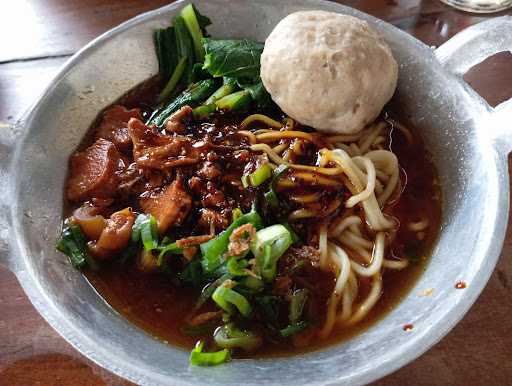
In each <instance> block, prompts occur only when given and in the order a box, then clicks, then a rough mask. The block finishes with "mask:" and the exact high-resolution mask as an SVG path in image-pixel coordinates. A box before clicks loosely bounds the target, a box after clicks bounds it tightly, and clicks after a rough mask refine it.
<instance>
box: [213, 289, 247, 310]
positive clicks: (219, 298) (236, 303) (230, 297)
mask: <svg viewBox="0 0 512 386" xmlns="http://www.w3.org/2000/svg"><path fill="white" fill-rule="evenodd" d="M212 299H213V301H214V302H215V303H217V305H218V306H219V307H220V308H222V309H223V310H224V311H226V312H227V313H229V314H233V313H234V311H235V308H236V309H237V310H238V311H239V312H240V313H241V314H242V315H243V316H245V317H248V316H249V315H250V314H251V311H252V307H251V305H250V304H249V302H248V301H247V299H246V298H245V297H244V296H243V295H240V294H239V293H238V292H236V291H234V290H232V289H231V288H228V287H226V286H224V285H221V286H219V287H218V288H217V289H216V290H215V292H214V293H213V295H212Z"/></svg>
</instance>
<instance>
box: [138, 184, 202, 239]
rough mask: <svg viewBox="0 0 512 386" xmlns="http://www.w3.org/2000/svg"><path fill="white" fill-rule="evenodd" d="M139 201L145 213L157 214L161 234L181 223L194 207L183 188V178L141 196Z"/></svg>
mask: <svg viewBox="0 0 512 386" xmlns="http://www.w3.org/2000/svg"><path fill="white" fill-rule="evenodd" d="M139 203H140V206H141V208H142V210H143V211H144V213H148V214H152V215H153V216H155V218H156V221H157V224H158V231H159V232H160V234H164V233H166V232H167V231H168V230H169V228H170V227H171V226H173V225H177V224H180V223H181V222H182V221H183V220H184V219H185V217H187V215H188V212H189V211H190V209H191V207H192V199H191V197H190V195H189V194H188V193H187V192H186V191H185V189H184V188H183V183H182V181H181V179H177V180H175V181H174V182H173V183H172V184H170V185H168V186H167V187H165V188H164V189H163V190H162V191H161V192H159V193H153V194H152V195H150V196H149V197H143V198H141V199H140V201H139Z"/></svg>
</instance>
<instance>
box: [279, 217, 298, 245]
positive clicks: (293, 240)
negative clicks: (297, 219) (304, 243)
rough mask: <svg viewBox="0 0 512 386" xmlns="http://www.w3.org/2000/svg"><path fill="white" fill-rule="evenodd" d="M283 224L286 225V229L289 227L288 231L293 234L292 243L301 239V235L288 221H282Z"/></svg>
mask: <svg viewBox="0 0 512 386" xmlns="http://www.w3.org/2000/svg"><path fill="white" fill-rule="evenodd" d="M281 225H282V226H284V227H285V228H286V229H288V232H290V235H291V236H292V243H293V244H295V243H296V242H297V241H300V237H299V235H298V234H297V233H296V232H295V231H294V230H293V228H292V227H291V225H290V224H288V223H287V222H285V223H282V224H281Z"/></svg>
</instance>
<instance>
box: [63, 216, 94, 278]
mask: <svg viewBox="0 0 512 386" xmlns="http://www.w3.org/2000/svg"><path fill="white" fill-rule="evenodd" d="M56 248H57V250H59V251H60V252H62V253H64V254H65V255H67V256H68V257H69V260H70V261H71V264H72V265H73V267H75V268H77V269H80V268H83V267H85V266H88V267H89V268H91V269H98V268H99V267H98V263H97V262H96V261H95V260H94V259H93V258H92V257H91V256H90V255H89V251H88V247H87V240H86V238H85V236H84V234H83V233H82V229H81V228H80V226H78V225H76V224H71V225H70V226H68V227H66V228H64V229H63V230H62V233H61V236H60V238H59V240H58V241H57V245H56Z"/></svg>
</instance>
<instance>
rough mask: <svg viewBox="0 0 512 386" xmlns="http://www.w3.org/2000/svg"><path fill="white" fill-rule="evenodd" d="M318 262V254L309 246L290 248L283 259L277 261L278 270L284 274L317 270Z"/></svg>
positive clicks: (316, 250)
mask: <svg viewBox="0 0 512 386" xmlns="http://www.w3.org/2000/svg"><path fill="white" fill-rule="evenodd" d="M319 262H320V252H318V249H316V248H313V247H311V246H309V245H303V246H301V247H290V248H288V250H287V251H286V253H285V254H284V256H283V257H281V259H279V268H280V269H279V270H280V271H281V272H285V273H286V274H293V273H295V272H296V271H297V270H302V269H308V268H317V267H318V265H319Z"/></svg>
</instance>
